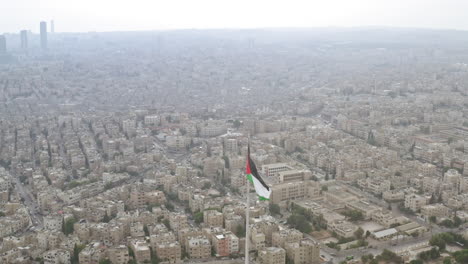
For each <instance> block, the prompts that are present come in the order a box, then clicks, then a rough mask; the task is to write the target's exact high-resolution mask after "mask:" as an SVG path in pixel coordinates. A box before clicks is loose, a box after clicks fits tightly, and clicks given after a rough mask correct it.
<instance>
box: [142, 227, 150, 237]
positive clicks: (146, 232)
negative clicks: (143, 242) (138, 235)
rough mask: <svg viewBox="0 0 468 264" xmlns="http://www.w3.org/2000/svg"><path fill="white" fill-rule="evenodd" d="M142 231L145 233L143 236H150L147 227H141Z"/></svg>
mask: <svg viewBox="0 0 468 264" xmlns="http://www.w3.org/2000/svg"><path fill="white" fill-rule="evenodd" d="M143 231H144V232H145V236H149V235H150V232H149V230H148V226H147V225H143Z"/></svg>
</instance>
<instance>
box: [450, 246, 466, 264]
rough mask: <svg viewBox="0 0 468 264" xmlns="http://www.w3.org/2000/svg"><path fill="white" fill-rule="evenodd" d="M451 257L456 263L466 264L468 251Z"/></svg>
mask: <svg viewBox="0 0 468 264" xmlns="http://www.w3.org/2000/svg"><path fill="white" fill-rule="evenodd" d="M453 257H454V258H455V260H456V261H457V263H468V249H464V250H460V251H457V252H455V253H453Z"/></svg>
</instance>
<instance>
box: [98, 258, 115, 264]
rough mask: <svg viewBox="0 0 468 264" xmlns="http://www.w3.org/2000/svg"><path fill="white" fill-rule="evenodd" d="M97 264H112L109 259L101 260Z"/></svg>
mask: <svg viewBox="0 0 468 264" xmlns="http://www.w3.org/2000/svg"><path fill="white" fill-rule="evenodd" d="M99 264H112V262H111V261H110V260H109V259H103V260H101V261H99Z"/></svg>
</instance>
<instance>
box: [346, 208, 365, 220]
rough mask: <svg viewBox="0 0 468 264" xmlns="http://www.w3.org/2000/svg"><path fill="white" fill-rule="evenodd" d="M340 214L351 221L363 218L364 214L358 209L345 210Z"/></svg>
mask: <svg viewBox="0 0 468 264" xmlns="http://www.w3.org/2000/svg"><path fill="white" fill-rule="evenodd" d="M342 214H343V215H344V216H346V217H348V218H349V220H350V221H352V222H356V221H360V220H364V215H363V214H362V213H361V212H360V211H358V210H346V211H344V212H343V213H342Z"/></svg>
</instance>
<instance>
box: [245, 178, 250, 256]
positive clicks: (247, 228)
mask: <svg viewBox="0 0 468 264" xmlns="http://www.w3.org/2000/svg"><path fill="white" fill-rule="evenodd" d="M246 189H247V190H246V192H245V193H246V195H247V206H246V209H245V264H249V240H250V237H249V233H250V232H249V229H250V227H249V218H250V217H249V212H250V210H249V208H250V195H249V191H250V181H249V180H247V185H246Z"/></svg>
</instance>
